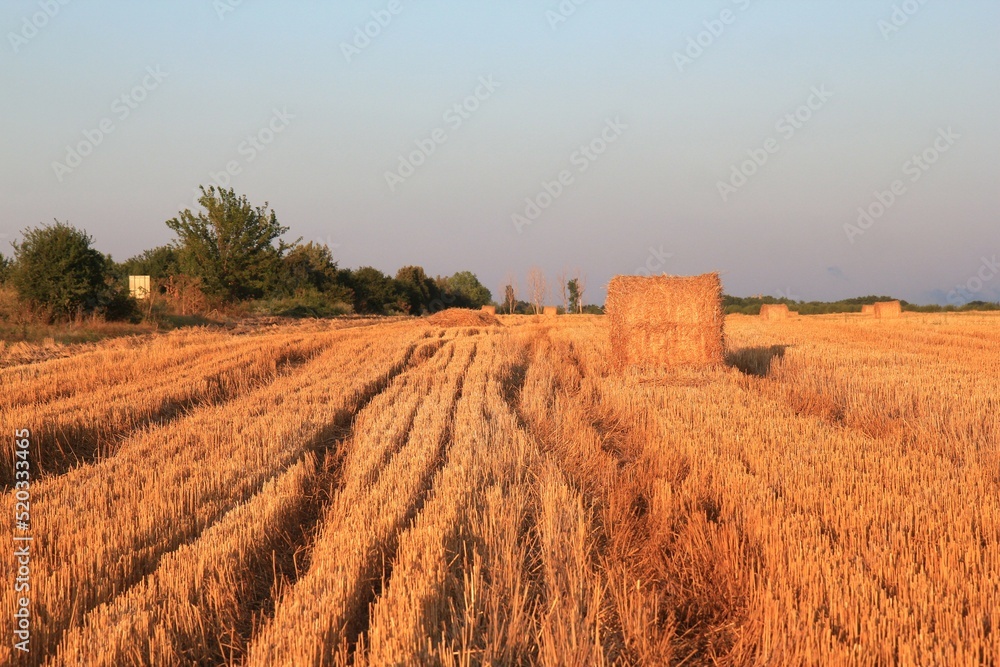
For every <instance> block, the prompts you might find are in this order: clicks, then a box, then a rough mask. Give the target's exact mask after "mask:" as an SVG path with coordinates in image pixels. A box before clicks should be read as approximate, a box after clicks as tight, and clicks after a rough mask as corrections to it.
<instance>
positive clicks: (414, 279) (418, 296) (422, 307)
mask: <svg viewBox="0 0 1000 667" xmlns="http://www.w3.org/2000/svg"><path fill="white" fill-rule="evenodd" d="M396 283H397V285H398V287H399V290H400V292H402V294H403V298H404V299H406V303H407V305H408V306H409V309H410V313H411V314H414V315H416V314H419V313H425V312H427V311H428V310H429V309H430V307H431V303H432V302H433V301H434V300H435V299H437V298H438V297H439V296H440V290H439V289H438V286H437V283H435V282H434V281H433V280H432V279H431V278H429V277H428V276H427V273H426V272H425V271H424V269H423V267H420V266H404V267H403V268H401V269H400V270H399V271H397V272H396Z"/></svg>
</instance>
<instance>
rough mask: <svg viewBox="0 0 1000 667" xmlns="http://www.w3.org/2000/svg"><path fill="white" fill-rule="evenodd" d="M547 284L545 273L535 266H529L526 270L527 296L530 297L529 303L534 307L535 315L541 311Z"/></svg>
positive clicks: (546, 293) (546, 292)
mask: <svg viewBox="0 0 1000 667" xmlns="http://www.w3.org/2000/svg"><path fill="white" fill-rule="evenodd" d="M548 291H549V289H548V286H547V285H546V284H545V274H544V273H542V270H541V269H540V268H538V267H537V266H533V267H531V269H530V270H529V271H528V296H529V297H530V298H531V305H532V306H533V307H534V309H535V315H538V314H539V313H540V312H542V306H543V305H545V297H546V296H547V295H548Z"/></svg>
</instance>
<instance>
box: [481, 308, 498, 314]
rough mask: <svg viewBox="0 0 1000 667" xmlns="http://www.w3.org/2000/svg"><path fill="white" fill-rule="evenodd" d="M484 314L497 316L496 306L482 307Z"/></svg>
mask: <svg viewBox="0 0 1000 667" xmlns="http://www.w3.org/2000/svg"><path fill="white" fill-rule="evenodd" d="M482 312H484V313H489V314H490V315H496V314H497V307H496V306H483V307H482Z"/></svg>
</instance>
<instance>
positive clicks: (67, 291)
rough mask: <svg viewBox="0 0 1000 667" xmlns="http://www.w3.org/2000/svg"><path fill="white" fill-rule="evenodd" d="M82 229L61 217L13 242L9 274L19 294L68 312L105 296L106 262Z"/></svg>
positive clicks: (93, 304) (97, 302)
mask: <svg viewBox="0 0 1000 667" xmlns="http://www.w3.org/2000/svg"><path fill="white" fill-rule="evenodd" d="M91 243H93V239H92V238H91V237H90V236H89V235H88V234H87V232H85V231H82V230H79V229H76V228H75V227H72V226H70V225H68V224H66V223H63V222H59V221H58V220H56V221H55V224H53V225H43V226H41V227H37V228H32V229H25V230H24V232H23V239H22V241H21V243H15V244H14V263H13V266H12V267H11V269H10V280H11V282H12V283H13V285H14V287H15V288H16V289H17V292H18V294H19V295H20V297H21V299H22V300H24V301H26V302H28V303H30V304H32V305H34V306H41V307H43V308H47V309H48V310H49V311H50V312H51V313H52V315H53V316H55V317H68V316H72V315H75V314H77V313H79V312H84V311H92V310H95V309H98V308H100V307H101V306H102V305H104V304H105V303H106V302H107V301H108V296H109V295H108V292H109V289H108V288H109V285H108V278H109V277H111V275H112V274H111V271H110V269H111V266H110V264H111V262H110V261H109V260H108V258H106V257H105V256H104V255H103V254H101V253H100V252H98V251H97V250H95V249H94V248H92V247H91Z"/></svg>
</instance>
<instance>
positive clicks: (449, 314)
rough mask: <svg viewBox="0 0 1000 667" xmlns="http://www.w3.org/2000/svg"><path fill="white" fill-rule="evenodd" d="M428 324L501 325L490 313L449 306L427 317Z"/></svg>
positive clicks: (444, 325) (456, 325) (451, 325)
mask: <svg viewBox="0 0 1000 667" xmlns="http://www.w3.org/2000/svg"><path fill="white" fill-rule="evenodd" d="M427 323H428V324H434V325H436V326H439V327H492V326H501V325H500V320H498V319H497V318H496V315H493V314H492V313H486V312H483V311H481V310H468V309H466V308H449V309H447V310H442V311H441V312H440V313H435V314H433V315H431V316H430V317H428V318H427Z"/></svg>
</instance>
